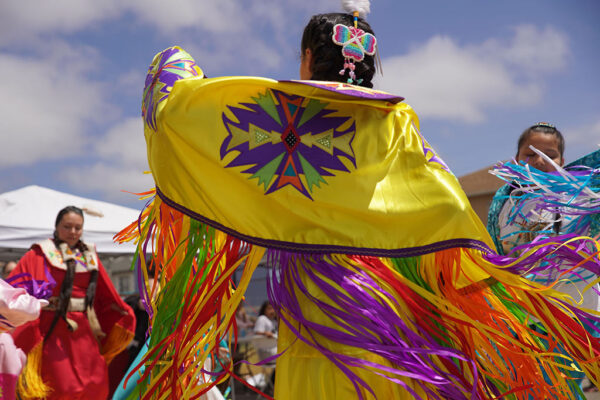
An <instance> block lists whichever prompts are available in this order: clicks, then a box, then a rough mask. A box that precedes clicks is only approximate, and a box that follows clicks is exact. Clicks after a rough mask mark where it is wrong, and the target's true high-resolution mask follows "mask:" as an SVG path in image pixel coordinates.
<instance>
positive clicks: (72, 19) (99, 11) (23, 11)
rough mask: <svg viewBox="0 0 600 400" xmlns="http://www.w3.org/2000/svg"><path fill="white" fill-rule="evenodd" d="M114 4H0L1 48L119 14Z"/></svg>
mask: <svg viewBox="0 0 600 400" xmlns="http://www.w3.org/2000/svg"><path fill="white" fill-rule="evenodd" d="M119 4H120V2H119V1H117V0H103V1H92V0H87V1H85V0H81V1H80V0H54V1H45V0H37V1H35V0H34V1H3V2H2V4H1V5H0V45H3V44H4V45H5V44H9V43H19V42H30V41H32V40H33V39H36V38H38V37H39V36H38V35H40V34H47V33H57V32H58V33H70V32H75V31H77V30H80V29H84V28H89V27H90V25H92V24H94V23H97V22H99V21H102V20H104V19H106V18H110V17H114V16H117V15H118V14H119V12H121V7H120V6H119Z"/></svg>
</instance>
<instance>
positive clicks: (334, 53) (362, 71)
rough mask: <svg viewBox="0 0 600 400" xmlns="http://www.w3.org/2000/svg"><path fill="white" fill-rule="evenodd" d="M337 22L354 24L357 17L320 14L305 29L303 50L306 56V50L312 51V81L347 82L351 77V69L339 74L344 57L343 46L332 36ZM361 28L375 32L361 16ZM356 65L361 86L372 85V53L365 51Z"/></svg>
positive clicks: (373, 69) (369, 86) (373, 72)
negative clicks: (362, 57) (363, 56)
mask: <svg viewBox="0 0 600 400" xmlns="http://www.w3.org/2000/svg"><path fill="white" fill-rule="evenodd" d="M336 24H344V25H346V26H353V25H354V17H353V16H352V15H350V14H343V13H330V14H319V15H315V16H313V17H312V18H311V19H310V21H309V22H308V24H307V25H306V27H305V28H304V33H303V34H302V42H301V46H300V49H301V50H302V56H303V57H304V53H305V51H306V49H310V52H311V54H312V64H311V66H310V71H311V73H312V77H311V79H312V80H319V81H337V82H346V81H347V80H348V78H349V75H348V71H345V73H344V75H340V70H341V69H343V68H344V56H342V47H341V46H339V45H337V44H335V43H334V42H333V39H332V35H333V26H334V25H336ZM358 27H359V28H360V29H362V30H363V31H365V32H367V33H370V34H372V35H375V33H374V32H373V30H372V29H371V26H370V25H369V24H368V23H367V22H366V21H365V20H364V19H362V18H358ZM355 65H356V69H355V70H354V73H355V74H356V79H357V80H359V79H362V81H361V83H360V86H364V87H368V88H372V87H373V83H372V82H371V81H372V80H373V75H375V59H374V58H373V56H370V55H367V54H365V58H364V59H363V60H362V61H360V62H356V63H355Z"/></svg>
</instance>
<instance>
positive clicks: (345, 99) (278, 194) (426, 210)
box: [118, 13, 600, 400]
mask: <svg viewBox="0 0 600 400" xmlns="http://www.w3.org/2000/svg"><path fill="white" fill-rule="evenodd" d="M358 14H359V13H357V15H355V16H353V15H349V14H341V13H336V14H323V15H318V16H315V17H313V18H312V19H311V21H310V22H309V24H308V26H307V27H306V28H305V31H304V37H303V40H302V55H303V61H302V66H301V74H302V78H304V79H308V80H301V81H275V80H271V79H265V78H245V77H225V78H211V79H203V78H204V75H203V72H202V70H201V68H200V67H199V66H198V64H196V62H195V61H194V59H193V58H192V57H191V56H190V55H189V54H187V53H186V52H185V51H183V50H182V49H181V48H179V47H172V48H169V49H166V50H165V51H163V52H161V53H159V54H158V55H157V56H156V57H155V58H154V60H153V62H152V64H151V65H150V68H149V70H148V75H147V78H146V86H145V89H144V95H143V104H142V115H143V119H144V134H145V138H146V143H147V151H148V159H149V165H150V168H151V170H152V174H153V177H154V180H155V183H156V189H155V190H153V191H151V192H148V193H146V195H147V196H148V197H151V198H152V199H151V201H150V202H149V204H148V206H147V207H146V209H145V210H144V211H143V212H142V215H141V216H140V220H139V221H136V222H135V223H133V224H132V225H130V226H129V227H128V228H126V229H125V230H124V231H122V232H121V234H120V235H119V236H118V239H119V240H135V239H137V240H138V249H139V252H140V253H143V252H147V251H148V252H152V254H153V257H154V259H155V265H161V267H162V268H161V270H160V271H157V272H156V274H157V278H160V287H161V290H160V292H159V293H158V296H156V300H155V301H154V300H150V299H151V298H152V295H153V291H154V290H155V289H153V288H147V290H143V291H142V292H143V294H142V297H143V298H144V299H145V301H146V304H147V307H148V311H149V314H150V315H151V327H152V328H151V335H150V340H149V350H148V352H147V354H146V356H145V357H144V360H143V363H142V364H143V365H144V366H145V369H144V372H143V374H142V375H141V376H140V375H135V374H134V373H132V374H130V379H136V380H137V382H138V384H139V385H140V390H139V391H140V393H142V398H143V399H150V398H167V397H175V396H176V397H179V398H186V399H192V398H198V397H199V396H201V395H202V394H203V393H205V392H206V391H208V390H209V388H210V386H211V385H214V384H216V383H218V382H221V381H223V380H225V379H227V376H226V375H221V376H219V377H217V379H216V380H215V382H214V383H212V384H211V383H200V382H199V381H198V379H197V376H198V375H199V374H201V373H202V370H201V367H202V365H203V361H204V360H205V359H206V358H207V357H209V355H210V354H211V353H213V354H215V352H216V351H217V349H218V343H219V341H220V339H221V338H222V337H223V336H224V335H230V343H232V345H233V346H234V347H235V338H236V334H237V327H236V325H235V318H234V315H235V310H236V308H237V306H238V304H239V303H240V301H241V300H242V298H243V294H244V291H245V289H246V287H247V285H248V282H249V280H250V278H251V276H252V273H253V271H254V269H255V268H256V267H257V265H258V263H259V261H260V260H261V259H263V257H264V258H266V260H267V263H268V265H270V266H271V267H272V271H271V274H270V276H269V279H268V282H267V290H268V295H269V301H270V303H271V304H272V305H273V306H274V307H275V309H276V310H277V313H278V315H279V317H280V326H279V335H278V340H279V342H278V346H277V348H278V351H280V352H281V353H280V355H279V356H278V358H277V379H276V387H275V396H274V397H275V398H277V399H279V400H287V399H307V398H309V399H340V398H359V399H374V398H379V399H413V398H420V399H425V398H428V399H466V398H472V399H488V398H498V397H500V396H504V398H528V397H529V396H533V398H561V399H562V398H569V397H570V391H569V389H568V385H567V382H566V377H565V376H564V374H562V373H561V372H560V370H559V369H558V368H557V367H556V365H555V361H554V356H555V355H554V353H553V351H554V349H555V348H556V346H557V343H562V344H563V345H564V346H565V348H567V349H568V355H567V356H565V358H568V359H569V360H576V361H578V362H582V361H587V360H592V359H596V357H598V356H600V344H598V343H596V342H593V343H592V342H591V341H590V337H589V334H588V333H587V332H586V330H585V329H584V328H583V327H582V325H581V323H579V322H578V319H577V318H573V315H575V316H577V317H578V318H579V319H581V317H584V316H585V317H588V315H587V314H586V313H584V312H582V311H581V310H579V309H578V308H577V307H576V306H574V305H572V304H569V303H566V302H564V301H563V300H562V299H561V298H560V295H559V293H558V292H556V291H554V290H552V289H551V288H549V287H542V286H540V285H537V284H535V283H532V282H530V281H529V280H527V279H525V278H523V277H522V276H521V274H522V272H523V271H525V270H528V269H529V268H530V266H532V265H534V264H535V263H536V262H537V261H538V260H540V259H544V258H547V257H548V255H550V254H555V255H556V257H562V258H567V259H568V260H569V261H568V262H570V263H575V264H578V263H579V264H581V265H582V266H584V267H585V268H589V269H595V270H598V269H599V268H600V261H599V260H598V258H597V256H595V255H593V254H592V253H590V249H589V247H585V246H584V247H581V248H580V247H577V246H574V245H562V246H561V244H560V243H555V242H552V241H548V242H545V243H543V244H541V245H539V246H535V245H532V246H531V247H530V249H529V250H527V251H524V252H523V253H522V255H521V256H520V257H518V258H509V257H503V256H498V255H497V254H496V253H495V252H494V251H493V250H492V249H493V247H494V246H493V242H492V240H491V238H490V236H489V235H488V233H487V232H486V230H485V228H484V226H483V225H482V223H481V221H480V220H479V219H478V218H477V216H476V215H475V213H474V212H473V210H472V209H471V207H470V204H469V201H468V200H467V197H466V195H465V194H464V192H463V191H462V190H461V188H460V186H459V183H458V181H457V179H456V178H455V176H454V175H453V174H452V173H451V172H450V170H449V168H448V166H447V165H446V164H445V163H444V162H443V161H442V159H441V158H440V157H439V156H438V155H437V154H436V152H435V151H434V150H433V148H432V147H431V146H430V145H429V143H428V142H427V141H426V140H425V139H424V138H423V136H422V135H421V133H420V132H419V124H418V119H417V116H416V114H415V113H414V111H413V110H412V109H411V107H410V106H408V105H407V104H406V103H404V102H403V101H402V100H403V99H402V98H401V97H398V96H395V95H391V94H388V93H385V92H381V91H377V90H373V89H370V88H369V87H370V86H371V77H372V76H373V73H374V71H375V67H374V65H375V62H374V60H375V58H374V55H375V52H376V40H375V36H374V34H373V31H372V30H371V28H370V27H369V25H368V24H367V23H366V22H365V21H364V19H363V18H361V17H359V15H358ZM363 15H364V14H363ZM351 72H352V73H351ZM592 245H593V246H598V244H597V243H596V242H593V241H590V246H592ZM596 248H597V247H596ZM137 260H138V274H139V280H140V284H141V285H143V282H144V281H145V280H147V278H148V277H147V276H146V275H145V274H146V273H145V271H146V268H145V266H144V260H145V258H144V256H143V255H142V254H140V255H139V256H138V257H137ZM548 262H553V259H552V258H550V260H549V261H548ZM238 268H239V269H241V270H242V276H241V279H240V281H239V283H238V284H237V286H234V284H233V282H232V276H233V273H234V271H235V270H236V269H238ZM531 316H534V317H535V318H537V319H538V320H539V321H540V324H541V325H542V326H544V327H545V328H546V329H547V331H546V332H547V333H546V334H545V335H541V334H540V333H538V332H537V331H535V330H533V329H531V328H530V327H529V324H528V319H529V318H530V317H531ZM590 317H591V316H590ZM591 318H597V317H591ZM205 346H207V349H208V350H204V348H205ZM269 361H270V360H266V361H265V362H269ZM581 365H582V366H583V368H584V369H585V371H586V373H588V374H589V376H590V379H592V380H594V381H596V382H597V381H598V378H599V377H600V374H599V372H600V369H599V366H598V363H587V362H586V363H581ZM223 368H224V370H225V371H226V372H231V371H232V365H223ZM542 368H543V370H544V371H546V372H549V375H550V377H551V379H550V382H549V383H548V382H544V380H543V379H542V373H543V372H542ZM236 378H237V377H236ZM238 379H239V378H238Z"/></svg>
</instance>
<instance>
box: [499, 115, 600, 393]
mask: <svg viewBox="0 0 600 400" xmlns="http://www.w3.org/2000/svg"><path fill="white" fill-rule="evenodd" d="M564 147H565V146H564V138H563V136H562V133H561V132H560V131H559V130H558V129H556V127H555V126H554V125H551V124H548V123H546V122H540V123H537V124H535V125H532V126H531V127H529V128H527V129H526V130H525V131H524V132H523V134H521V136H520V138H519V141H518V145H517V155H516V157H515V160H514V161H512V162H508V163H504V164H498V165H497V166H496V167H495V168H494V170H493V171H491V172H492V174H494V175H496V176H498V177H499V178H500V179H502V180H504V181H506V182H507V184H506V185H504V186H503V187H501V188H500V189H499V190H498V191H497V193H496V195H495V196H494V199H493V201H492V204H491V206H490V210H489V215H488V231H489V232H490V234H491V235H492V238H493V239H494V242H495V244H496V247H497V251H498V253H499V254H508V255H511V256H517V255H518V254H520V252H521V251H522V249H527V248H528V245H529V244H530V243H531V242H539V241H543V240H545V239H547V238H549V237H553V239H552V240H555V241H563V242H565V243H568V242H571V241H573V239H574V238H577V237H582V236H591V237H594V236H597V235H598V234H599V233H600V150H599V151H595V152H593V153H591V154H589V155H587V156H585V157H582V158H580V159H578V160H576V161H574V162H572V163H570V164H569V165H567V166H566V167H564V168H563V165H564ZM552 267H553V268H548V266H547V265H545V264H544V263H540V264H539V265H537V266H536V267H535V268H536V271H535V273H532V274H531V275H528V277H530V278H531V279H532V280H535V281H536V282H538V283H539V284H541V285H553V287H554V289H556V290H558V291H560V292H562V293H563V294H564V295H565V299H567V300H568V301H570V302H571V303H573V304H579V305H580V306H581V307H582V308H583V309H587V310H591V311H592V312H597V311H598V310H600V286H599V285H598V283H597V280H598V274H597V271H590V270H587V269H586V268H572V267H571V266H569V265H561V264H560V263H555V264H554V265H552ZM583 321H584V324H585V327H586V328H587V329H588V331H589V332H590V334H591V335H592V336H594V337H596V338H598V337H600V326H599V325H597V324H596V323H595V322H594V321H586V320H583ZM533 322H534V321H532V324H533ZM533 326H535V324H533ZM538 329H543V328H541V327H538ZM563 352H564V351H563ZM565 372H566V373H567V374H568V375H569V376H571V377H572V378H573V379H572V380H571V381H570V382H569V384H570V386H571V390H572V391H573V395H574V397H575V398H577V399H583V398H585V397H584V395H583V393H582V392H581V390H580V387H581V384H582V383H583V378H584V376H585V375H584V374H583V372H581V370H580V368H579V367H578V368H576V369H575V370H567V371H565Z"/></svg>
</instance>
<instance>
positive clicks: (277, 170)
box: [221, 89, 356, 200]
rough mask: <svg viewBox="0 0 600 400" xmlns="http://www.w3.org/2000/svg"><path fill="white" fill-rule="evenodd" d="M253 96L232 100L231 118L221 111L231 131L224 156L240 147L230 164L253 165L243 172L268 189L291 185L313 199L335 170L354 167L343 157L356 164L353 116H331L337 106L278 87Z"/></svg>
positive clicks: (225, 123) (227, 138)
mask: <svg viewBox="0 0 600 400" xmlns="http://www.w3.org/2000/svg"><path fill="white" fill-rule="evenodd" d="M252 100H254V102H252V103H241V104H240V106H241V107H235V106H228V109H229V111H230V112H231V113H232V114H233V117H234V118H233V119H231V118H229V117H228V116H227V114H226V113H225V112H224V113H223V123H224V125H225V128H226V129H227V131H228V133H229V134H228V135H227V137H226V138H225V140H224V141H223V143H222V145H221V159H223V158H225V156H226V155H227V154H229V153H231V152H236V153H237V155H236V157H235V158H234V159H233V160H232V161H231V162H230V163H229V164H227V165H226V167H227V168H231V167H239V166H250V167H249V168H247V169H245V170H244V171H242V173H244V174H249V175H250V176H249V179H257V182H256V183H257V184H258V185H262V186H263V188H264V191H265V194H270V193H273V192H276V191H277V190H279V189H282V188H284V187H286V186H292V187H294V188H295V189H296V190H298V191H299V192H300V193H302V194H303V195H305V196H306V197H308V198H309V199H311V200H312V194H313V191H314V190H315V187H316V188H320V187H321V184H322V183H324V184H327V181H326V180H325V177H328V176H334V173H333V172H332V171H344V172H350V171H349V170H348V168H347V167H346V166H345V165H344V163H343V162H342V160H341V158H342V157H344V158H346V159H347V160H349V161H350V162H351V163H352V164H353V165H354V168H356V158H355V155H354V150H353V148H352V141H353V140H354V135H355V131H356V128H355V127H356V124H355V122H354V121H351V118H350V117H340V116H331V115H330V114H332V113H335V112H336V110H333V109H329V108H327V106H328V103H325V102H321V101H319V100H316V99H309V98H305V97H302V96H296V95H289V94H286V93H283V92H281V91H278V90H270V89H267V90H266V91H265V92H263V93H260V94H258V95H257V97H253V98H252ZM236 120H237V121H239V122H235V121H236ZM349 121H350V122H349ZM342 126H345V128H342Z"/></svg>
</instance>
